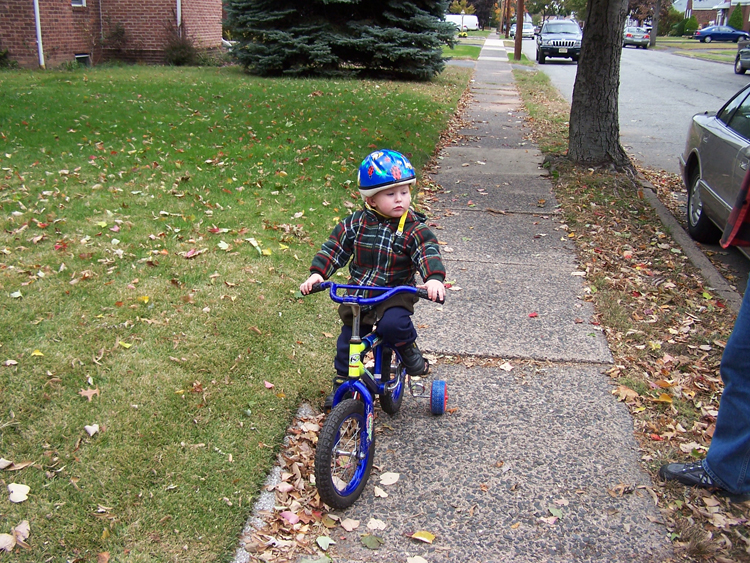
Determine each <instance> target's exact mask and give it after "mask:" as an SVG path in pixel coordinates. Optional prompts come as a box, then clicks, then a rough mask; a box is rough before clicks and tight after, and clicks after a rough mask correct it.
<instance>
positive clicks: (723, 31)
mask: <svg viewBox="0 0 750 563" xmlns="http://www.w3.org/2000/svg"><path fill="white" fill-rule="evenodd" d="M693 38H694V39H698V40H699V41H700V42H701V43H711V41H734V42H735V43H737V41H739V40H741V39H742V40H747V39H748V38H750V33H748V32H747V31H739V30H736V29H734V28H733V27H729V26H728V25H712V26H710V27H704V28H703V29H699V30H697V31H696V32H695V33H694V34H693Z"/></svg>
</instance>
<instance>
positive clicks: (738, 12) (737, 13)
mask: <svg viewBox="0 0 750 563" xmlns="http://www.w3.org/2000/svg"><path fill="white" fill-rule="evenodd" d="M742 24H743V21H742V6H735V8H734V11H733V12H732V15H731V16H729V21H728V22H727V25H728V26H730V27H733V28H734V29H739V30H742Z"/></svg>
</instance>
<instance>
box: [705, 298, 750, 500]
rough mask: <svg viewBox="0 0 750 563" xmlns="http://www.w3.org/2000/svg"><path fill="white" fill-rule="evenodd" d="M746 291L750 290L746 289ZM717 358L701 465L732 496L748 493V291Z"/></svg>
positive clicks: (749, 489) (749, 357) (749, 365)
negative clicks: (713, 410) (717, 388)
mask: <svg viewBox="0 0 750 563" xmlns="http://www.w3.org/2000/svg"><path fill="white" fill-rule="evenodd" d="M748 289H750V288H748ZM748 289H746V290H745V297H744V298H743V299H742V306H741V307H740V312H739V315H738V316H737V321H736V322H735V324H734V329H733V330H732V334H731V336H730V337H729V340H728V341H727V346H726V348H725V349H724V355H723V356H722V357H721V378H722V380H723V381H724V392H723V393H722V395H721V402H720V404H719V414H718V416H717V417H716V430H715V431H714V435H713V438H712V439H711V446H710V447H709V449H708V455H707V456H706V459H705V461H704V462H703V467H704V468H705V469H706V471H707V472H708V474H709V475H710V476H711V477H712V479H713V480H714V481H715V482H716V483H717V484H718V485H719V486H721V487H722V488H723V489H726V490H727V491H729V492H731V493H735V494H747V493H750V481H749V480H748V466H750V291H748Z"/></svg>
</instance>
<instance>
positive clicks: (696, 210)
mask: <svg viewBox="0 0 750 563" xmlns="http://www.w3.org/2000/svg"><path fill="white" fill-rule="evenodd" d="M700 179H701V176H700V173H699V172H698V171H697V170H696V171H694V172H693V173H692V174H691V175H690V179H689V184H690V185H689V186H688V202H687V224H688V234H689V235H690V238H692V239H693V240H694V241H697V242H701V243H704V244H715V243H717V242H718V241H719V238H720V237H721V231H719V228H718V227H717V226H716V225H714V224H713V223H712V222H711V219H709V218H708V216H707V215H706V213H705V211H704V209H703V202H702V201H701V194H700Z"/></svg>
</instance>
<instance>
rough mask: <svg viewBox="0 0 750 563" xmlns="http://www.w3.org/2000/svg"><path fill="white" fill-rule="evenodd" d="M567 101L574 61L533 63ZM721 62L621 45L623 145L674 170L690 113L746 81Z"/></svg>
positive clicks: (531, 52) (529, 45)
mask: <svg viewBox="0 0 750 563" xmlns="http://www.w3.org/2000/svg"><path fill="white" fill-rule="evenodd" d="M535 52H536V51H535V43H534V41H532V40H530V39H527V40H525V41H524V42H523V53H524V54H525V55H526V56H527V57H528V58H529V59H531V60H535V58H536V55H535ZM537 68H539V69H540V70H542V71H544V72H545V73H546V74H547V75H548V76H549V77H550V79H551V81H552V83H553V84H554V85H555V86H556V87H557V89H558V90H560V92H561V93H562V95H563V96H564V97H565V98H566V99H567V100H568V101H571V100H572V97H573V84H574V82H575V74H576V70H577V69H578V65H576V64H574V63H573V62H571V61H570V60H568V59H548V60H547V64H544V65H537ZM747 81H748V79H747V77H746V76H742V75H737V74H734V70H733V69H732V66H731V65H729V64H727V63H716V62H711V61H702V60H699V59H691V58H688V57H682V56H677V55H672V54H670V53H669V52H667V51H655V50H653V49H648V50H644V49H634V48H630V47H629V48H626V49H623V52H622V62H621V65H620V135H621V138H622V142H623V145H624V146H625V148H626V150H627V151H628V152H629V153H631V154H632V155H633V156H634V157H635V158H637V159H638V160H639V161H640V162H641V163H643V164H645V165H646V166H648V167H651V168H655V169H657V170H666V171H667V172H675V173H676V172H679V166H678V163H677V159H678V157H679V155H680V153H682V151H683V149H684V148H685V138H686V135H687V130H688V126H689V124H690V119H691V117H692V116H693V115H694V114H696V113H700V112H703V111H706V110H711V111H716V110H718V109H719V108H720V107H721V106H722V105H724V102H726V101H727V100H728V99H729V98H730V97H731V96H732V95H733V94H734V93H735V92H737V91H738V90H739V89H740V88H742V87H744V86H746V85H747Z"/></svg>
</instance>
